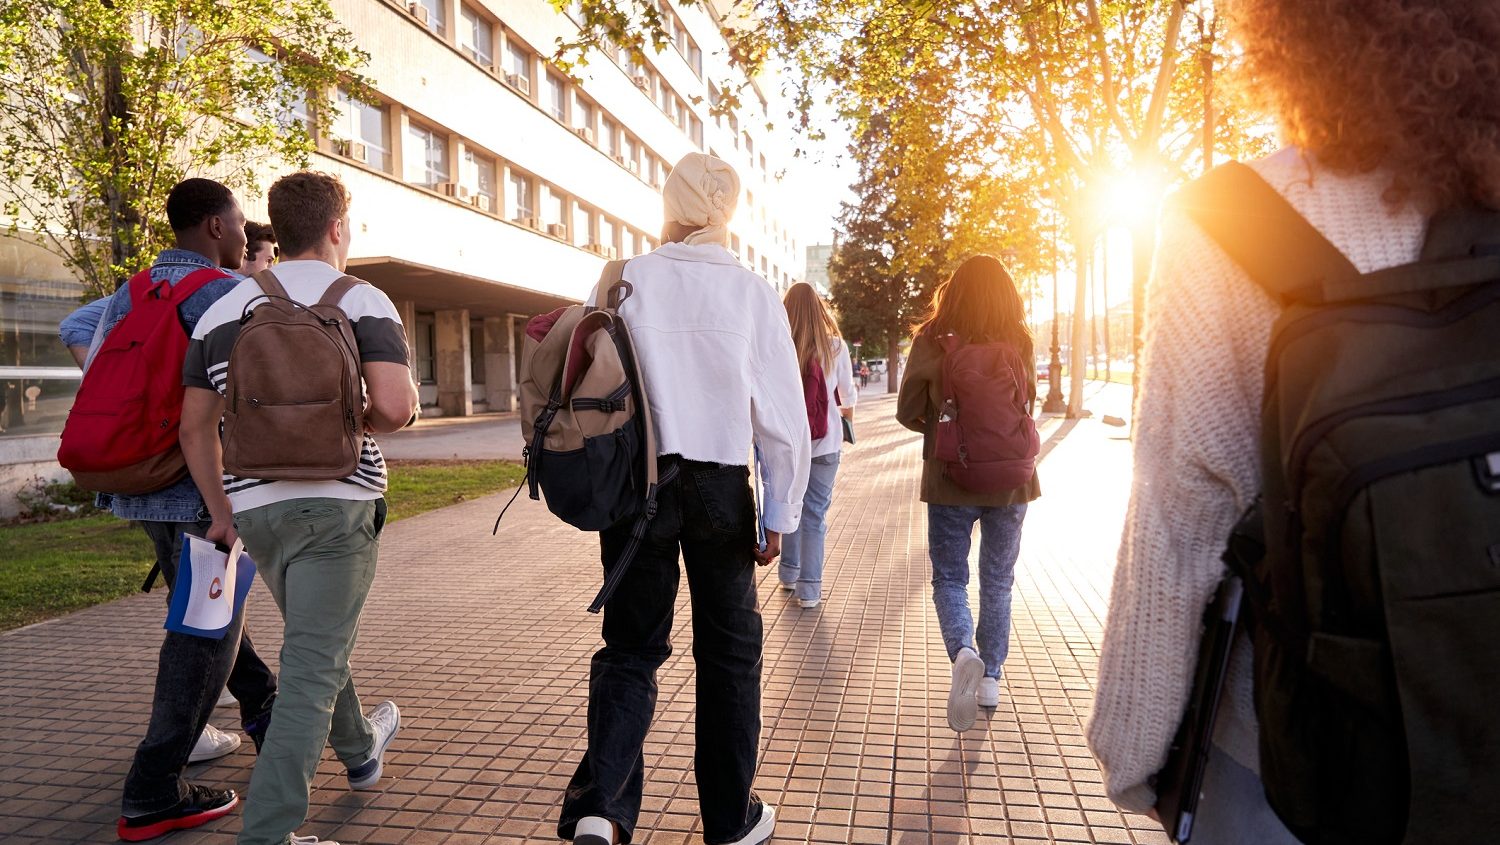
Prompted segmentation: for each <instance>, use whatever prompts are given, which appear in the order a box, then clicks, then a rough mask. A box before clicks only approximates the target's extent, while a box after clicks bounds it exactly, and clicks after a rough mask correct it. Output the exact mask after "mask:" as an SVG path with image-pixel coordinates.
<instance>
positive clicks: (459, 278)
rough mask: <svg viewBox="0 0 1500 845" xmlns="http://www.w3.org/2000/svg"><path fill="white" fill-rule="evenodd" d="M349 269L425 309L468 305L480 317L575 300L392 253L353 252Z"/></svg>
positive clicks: (547, 308) (525, 311) (529, 310)
mask: <svg viewBox="0 0 1500 845" xmlns="http://www.w3.org/2000/svg"><path fill="white" fill-rule="evenodd" d="M348 270H349V272H350V273H351V274H353V275H355V276H358V277H360V278H361V279H364V280H365V281H367V282H369V283H370V284H373V285H374V286H376V287H378V288H380V289H381V290H383V291H385V293H386V295H387V296H389V297H390V298H391V299H393V300H411V301H412V302H415V303H416V304H417V307H419V308H421V309H422V310H424V311H427V310H446V309H456V308H467V309H469V311H470V313H471V314H472V315H473V316H476V317H502V316H504V315H506V314H524V315H532V314H545V313H547V312H548V311H552V310H554V309H556V308H561V307H564V306H567V305H577V304H578V300H576V299H570V298H568V297H565V296H559V295H557V294H555V293H546V292H544V291H538V290H531V289H529V288H523V287H519V286H516V285H508V284H506V283H504V282H497V281H495V280H493V279H485V278H481V277H479V276H470V275H468V274H466V273H455V272H453V271H451V270H444V269H442V268H441V267H431V266H428V265H426V264H418V263H416V262H414V261H406V260H403V259H400V258H391V257H389V256H379V257H367V258H350V259H349V265H348Z"/></svg>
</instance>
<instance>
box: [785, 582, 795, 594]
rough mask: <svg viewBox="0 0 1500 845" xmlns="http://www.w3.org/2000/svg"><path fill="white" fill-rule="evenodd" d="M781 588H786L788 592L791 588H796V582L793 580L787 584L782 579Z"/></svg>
mask: <svg viewBox="0 0 1500 845" xmlns="http://www.w3.org/2000/svg"><path fill="white" fill-rule="evenodd" d="M781 589H783V590H786V591H787V592H789V593H790V592H791V591H792V590H795V589H797V583H796V582H795V581H794V582H792V583H790V584H788V583H787V582H785V581H782V582H781Z"/></svg>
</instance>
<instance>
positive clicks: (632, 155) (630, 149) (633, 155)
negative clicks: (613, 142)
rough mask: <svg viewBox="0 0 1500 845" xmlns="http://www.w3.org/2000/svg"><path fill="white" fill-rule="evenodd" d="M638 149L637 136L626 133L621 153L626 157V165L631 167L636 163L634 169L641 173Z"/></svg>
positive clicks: (621, 145)
mask: <svg viewBox="0 0 1500 845" xmlns="http://www.w3.org/2000/svg"><path fill="white" fill-rule="evenodd" d="M638 150H639V148H638V146H637V141H636V140H635V138H633V137H631V136H630V135H628V134H626V135H625V136H624V141H623V142H622V143H621V144H620V155H622V156H624V157H625V166H626V167H631V165H634V167H633V168H632V169H633V170H634V171H635V172H637V173H639V172H640V169H641V165H640V159H639V152H638Z"/></svg>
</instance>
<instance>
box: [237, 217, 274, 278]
mask: <svg viewBox="0 0 1500 845" xmlns="http://www.w3.org/2000/svg"><path fill="white" fill-rule="evenodd" d="M280 257H281V247H280V246H278V245H277V243H276V233H275V231H273V230H272V229H271V226H270V224H269V223H257V222H255V221H254V220H247V221H245V262H244V264H243V265H242V266H241V267H240V275H242V276H253V275H255V274H256V273H259V272H260V271H262V270H264V269H266V268H267V267H270V266H271V265H272V264H275V263H276V259H277V258H280Z"/></svg>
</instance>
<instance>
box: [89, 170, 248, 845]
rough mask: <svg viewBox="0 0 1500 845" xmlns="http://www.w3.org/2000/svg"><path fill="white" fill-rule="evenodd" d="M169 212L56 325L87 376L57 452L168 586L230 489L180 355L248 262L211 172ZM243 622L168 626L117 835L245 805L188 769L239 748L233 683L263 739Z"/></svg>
mask: <svg viewBox="0 0 1500 845" xmlns="http://www.w3.org/2000/svg"><path fill="white" fill-rule="evenodd" d="M167 218H168V221H169V222H170V224H171V226H172V231H173V235H174V238H175V241H176V244H175V246H174V247H173V248H171V249H167V250H164V251H163V252H162V253H161V254H160V255H159V256H157V259H156V261H155V262H154V263H153V264H152V265H151V268H150V269H149V270H146V271H144V272H142V273H140V274H138V275H136V276H135V277H133V278H132V279H130V281H129V283H127V284H125V285H123V286H121V287H120V289H119V290H118V291H116V292H115V294H114V295H113V296H110V297H108V298H107V299H105V300H101V301H100V303H96V304H93V305H88V306H84V307H83V308H81V309H79V310H78V311H76V312H74V313H73V314H72V315H70V316H69V317H68V318H67V320H65V321H64V322H63V324H62V326H61V327H60V334H61V336H62V339H63V342H64V343H65V344H67V345H68V347H69V349H70V351H71V352H73V354H74V356H75V358H78V359H80V363H81V364H83V365H84V366H85V373H84V378H83V383H82V385H81V386H80V388H79V392H78V397H77V399H76V400H75V403H74V407H73V411H72V413H71V414H70V415H69V419H68V423H67V425H66V427H65V428H64V431H63V437H62V449H61V450H60V452H59V460H60V461H61V462H62V463H63V465H64V466H65V467H68V468H69V469H70V470H72V471H73V472H74V474H75V477H77V478H78V479H79V481H80V483H81V484H83V485H84V486H87V487H88V488H90V489H94V490H99V491H103V492H101V493H100V496H99V506H100V507H103V508H107V509H109V510H110V511H112V512H113V513H114V514H115V516H118V517H120V518H122V519H129V520H133V521H136V522H138V523H139V524H140V526H141V528H142V529H143V530H144V531H145V533H146V536H148V537H149V538H151V543H152V545H153V546H154V547H155V551H156V566H157V567H158V568H159V569H160V571H161V573H162V574H163V575H164V576H165V579H166V582H167V588H168V590H171V589H172V587H173V585H174V584H175V582H176V580H177V562H178V557H179V555H180V554H181V550H182V543H183V539H182V538H183V535H185V534H190V535H193V536H198V537H202V536H205V535H206V533H207V531H208V528H209V526H210V520H209V510H210V509H209V507H208V506H207V505H206V504H205V498H206V497H213V498H218V499H222V498H223V496H224V492H223V490H222V489H217V490H208V491H200V490H199V488H198V487H197V486H196V485H194V483H193V480H192V479H191V478H190V477H188V472H187V465H186V463H185V462H184V461H183V459H182V455H181V452H180V450H179V448H178V445H177V428H178V423H179V421H180V418H181V409H182V406H181V403H182V362H183V356H184V354H185V352H186V349H187V346H188V338H189V335H190V334H191V332H192V331H193V329H194V328H195V327H196V326H197V324H198V321H199V319H200V318H202V316H203V314H204V312H206V311H207V310H208V308H209V306H210V305H212V304H213V303H214V302H216V301H217V300H219V299H220V298H221V297H223V296H224V295H225V294H227V293H229V291H231V290H232V289H233V288H234V287H235V285H237V284H238V283H239V277H238V276H235V275H233V274H231V273H230V272H228V271H227V270H226V269H224V268H228V270H233V269H236V268H238V267H239V266H240V261H241V260H242V259H243V258H244V256H245V229H244V223H245V218H244V214H243V213H242V212H241V211H240V207H239V203H237V202H236V201H235V198H234V194H233V193H232V192H230V190H229V189H228V188H226V187H225V186H223V185H221V184H219V183H218V182H214V181H212V180H209V179H187V180H185V181H183V182H181V183H179V184H178V185H177V186H176V187H174V188H173V189H172V191H171V193H170V194H169V195H168V196H167ZM143 339H144V340H143ZM132 396H142V397H145V398H146V401H144V402H141V403H139V404H140V405H142V406H146V407H149V408H150V409H152V410H151V411H149V412H147V413H145V414H141V415H137V416H135V417H132V416H130V415H129V414H125V413H119V412H118V409H119V408H121V407H122V406H124V405H125V404H126V400H127V399H129V398H130V397H132ZM96 409H99V410H104V411H108V410H110V409H115V410H116V413H113V414H111V413H97V412H95V410H96ZM153 579H154V572H153ZM148 584H149V581H148ZM242 623H243V620H242V619H235V620H234V622H233V623H232V625H231V627H230V630H229V631H228V632H227V633H226V634H225V635H224V638H223V639H220V640H214V639H208V638H205V637H195V636H190V635H188V634H182V633H176V632H168V633H167V634H166V637H165V639H164V640H163V641H162V647H161V658H160V665H159V668H158V670H157V676H156V687H155V692H154V696H153V699H152V705H151V718H150V722H149V724H148V726H147V729H146V735H145V737H144V738H143V739H142V740H141V743H140V745H139V747H138V748H137V749H136V754H135V761H134V763H133V765H132V766H131V769H130V773H129V775H128V776H127V777H126V779H125V789H124V796H123V800H122V802H121V811H122V815H121V817H120V820H119V825H118V830H117V832H118V834H119V836H120V838H121V839H125V840H126V841H141V840H145V839H151V838H155V837H157V836H161V835H162V834H165V833H167V832H169V831H172V830H178V829H183V828H188V827H196V826H198V825H200V824H203V823H205V822H207V821H211V820H212V819H215V818H218V817H220V816H223V815H225V814H227V813H228V812H230V811H231V810H233V809H234V806H235V805H236V803H237V802H238V798H237V796H236V795H235V793H234V791H233V790H228V789H226V790H219V789H210V788H207V787H202V786H198V785H195V784H192V783H189V782H188V781H187V780H185V779H184V778H183V777H182V769H183V767H184V766H185V765H186V764H188V763H190V762H199V761H202V760H209V759H213V758H215V757H221V756H223V755H225V754H229V753H231V752H233V751H234V750H235V749H236V748H237V747H239V744H240V740H239V737H238V736H237V735H235V734H230V733H226V732H223V731H219V730H217V729H216V728H214V727H213V726H212V725H209V724H208V718H209V714H210V713H211V712H212V710H213V708H214V705H215V703H216V701H217V699H218V696H219V693H220V691H221V690H223V689H224V686H225V683H226V681H227V682H228V685H229V689H230V692H231V693H233V694H234V697H235V698H236V699H238V700H239V703H240V716H241V720H242V725H243V727H244V729H245V732H246V733H247V734H248V735H249V736H250V737H251V739H253V740H254V741H255V743H256V746H257V748H258V747H259V746H260V743H261V741H262V739H263V738H264V736H265V732H266V728H267V727H268V725H269V723H270V718H271V709H272V705H273V703H274V702H275V700H276V693H277V685H276V677H275V675H274V674H272V672H271V670H270V669H269V668H268V667H267V666H266V664H265V662H264V661H263V660H261V658H260V656H259V655H258V654H256V652H255V648H254V646H253V645H252V644H251V642H250V638H249V636H248V635H247V634H246V635H242V630H241V628H242Z"/></svg>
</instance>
